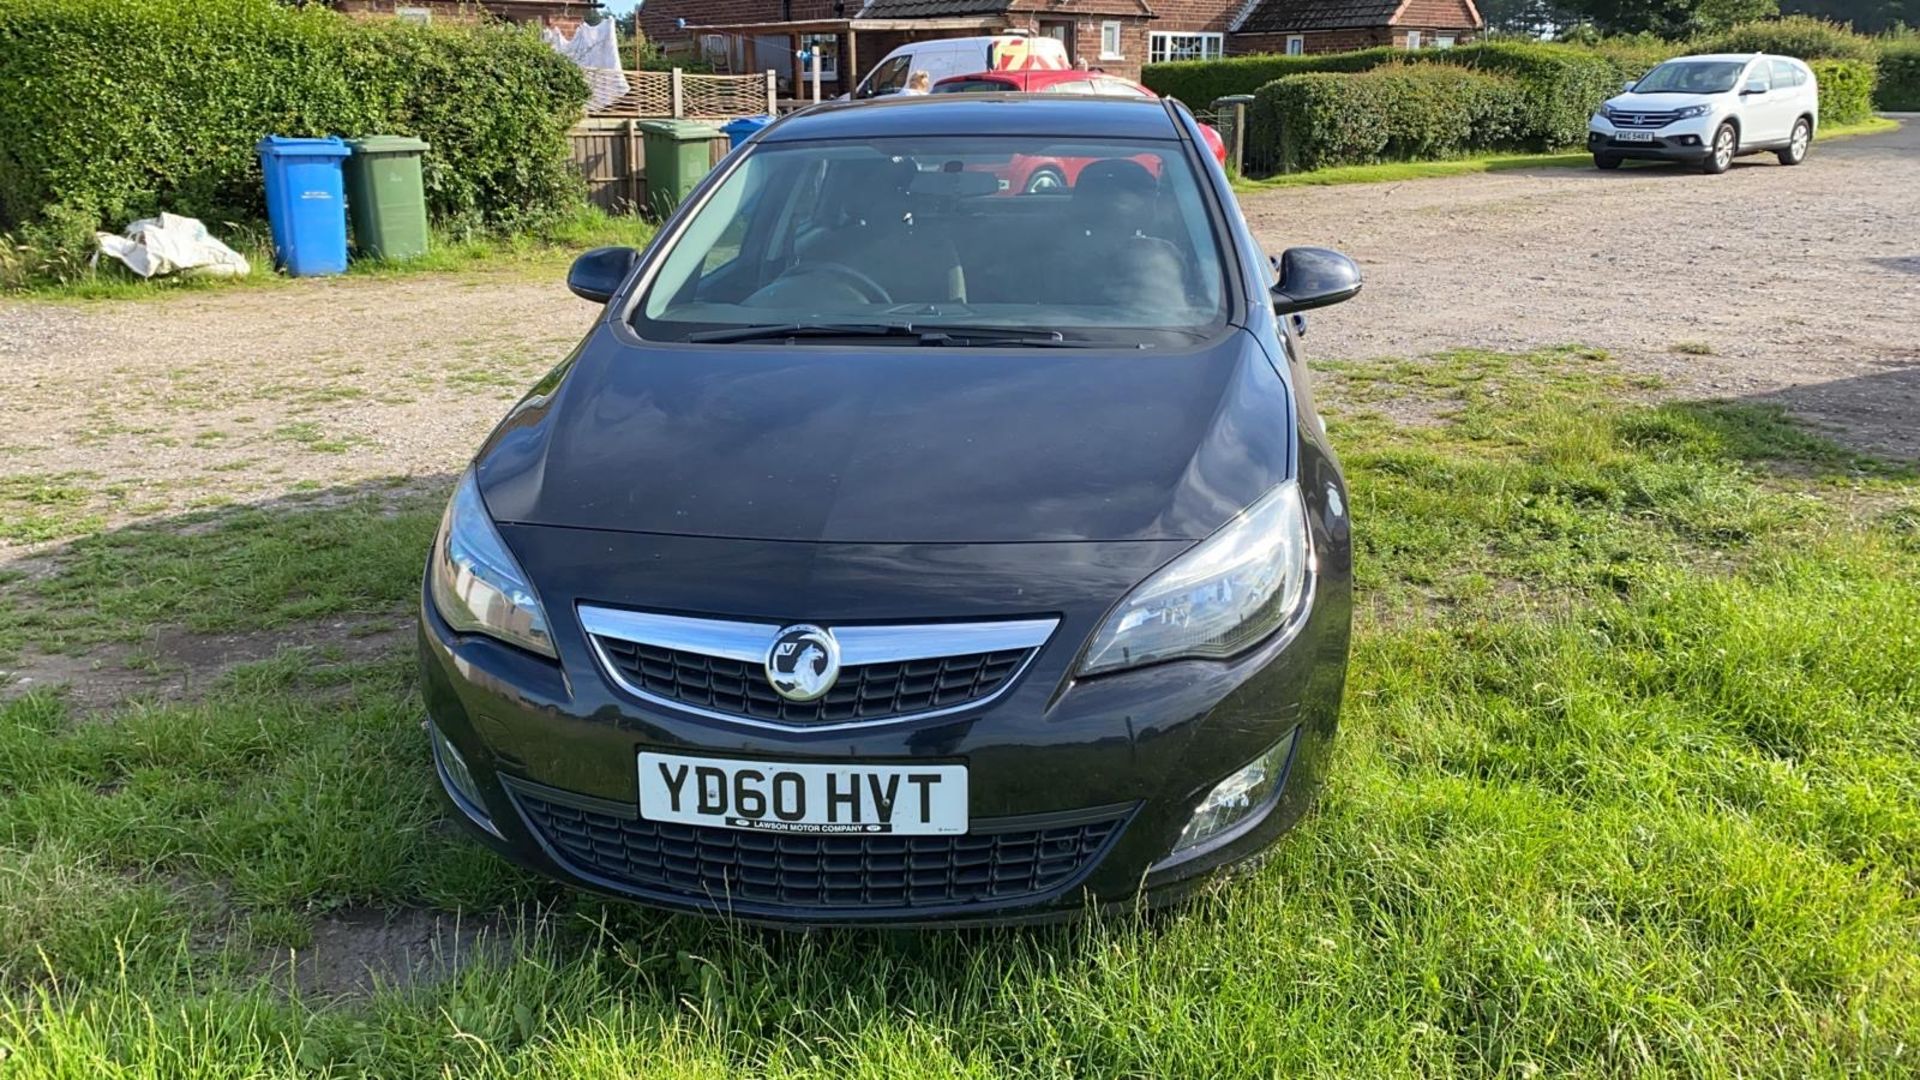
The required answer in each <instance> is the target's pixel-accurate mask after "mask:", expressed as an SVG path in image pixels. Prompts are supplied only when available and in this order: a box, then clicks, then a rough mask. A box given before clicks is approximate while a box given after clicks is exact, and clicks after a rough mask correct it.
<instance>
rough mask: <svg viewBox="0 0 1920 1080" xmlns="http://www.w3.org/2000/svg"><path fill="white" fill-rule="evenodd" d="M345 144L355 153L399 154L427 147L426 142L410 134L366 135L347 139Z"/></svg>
mask: <svg viewBox="0 0 1920 1080" xmlns="http://www.w3.org/2000/svg"><path fill="white" fill-rule="evenodd" d="M347 145H348V146H351V147H353V150H354V152H355V153H357V154H401V153H406V152H408V151H412V152H414V153H418V152H420V151H422V150H425V149H426V148H427V144H426V142H424V141H423V140H420V139H416V138H414V137H413V136H411V135H368V136H366V137H364V138H359V139H348V140H347Z"/></svg>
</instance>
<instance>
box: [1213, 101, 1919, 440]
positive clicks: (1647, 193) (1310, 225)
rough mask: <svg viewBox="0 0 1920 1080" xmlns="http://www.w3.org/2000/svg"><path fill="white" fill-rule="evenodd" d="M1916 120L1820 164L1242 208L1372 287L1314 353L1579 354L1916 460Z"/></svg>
mask: <svg viewBox="0 0 1920 1080" xmlns="http://www.w3.org/2000/svg"><path fill="white" fill-rule="evenodd" d="M1916 192H1920V118H1913V117H1909V118H1907V119H1906V122H1905V123H1904V124H1903V125H1902V127H1901V128H1900V129H1899V130H1897V131H1894V132H1889V133H1884V134H1878V135H1870V136H1861V137H1856V138H1851V139H1843V140H1838V141H1835V142H1832V143H1824V144H1823V143H1820V142H1818V141H1817V140H1816V142H1815V149H1814V152H1813V154H1812V155H1811V156H1809V158H1808V159H1807V161H1806V163H1805V164H1803V165H1800V166H1797V167H1794V168H1785V167H1782V166H1780V165H1778V164H1776V163H1775V162H1774V160H1773V158H1772V156H1771V155H1768V156H1766V157H1754V158H1742V159H1740V160H1739V161H1738V162H1736V164H1735V166H1734V168H1733V169H1732V170H1731V171H1730V172H1728V173H1727V174H1726V175H1724V176H1703V175H1701V174H1700V173H1698V172H1695V171H1692V170H1684V169H1681V168H1678V167H1674V166H1659V165H1649V166H1629V167H1627V168H1624V169H1621V170H1620V171H1618V172H1610V173H1603V172H1600V171H1598V170H1595V169H1565V168H1554V169H1532V170H1524V171H1514V172H1501V173H1488V174H1483V175H1477V176H1462V177H1455V178H1448V179H1443V180H1416V181H1408V182H1405V183H1393V184H1367V185H1354V186H1346V187H1329V188H1304V189H1303V188H1287V189H1279V190H1274V191H1269V192H1263V193H1260V194H1256V195H1252V196H1249V197H1248V198H1247V199H1245V200H1244V204H1245V207H1246V210H1247V214H1248V217H1249V219H1250V220H1251V221H1252V222H1253V224H1254V226H1255V228H1256V229H1257V230H1258V232H1259V233H1260V235H1261V238H1262V241H1263V242H1264V243H1265V244H1267V245H1268V249H1269V250H1271V251H1278V250H1280V249H1281V248H1283V247H1286V246H1287V245H1289V244H1319V245H1322V246H1326V247H1333V248H1338V249H1340V250H1342V251H1345V252H1347V253H1348V254H1350V255H1352V256H1353V257H1354V258H1355V259H1357V260H1358V261H1359V262H1360V264H1361V266H1362V267H1363V268H1364V269H1365V271H1366V274H1367V288H1366V291H1365V292H1364V293H1363V294H1362V295H1361V296H1360V297H1359V298H1357V299H1356V300H1354V301H1353V302H1352V303H1350V304H1347V305H1344V306H1342V307H1339V308H1333V309H1329V310H1328V311H1326V312H1323V313H1320V314H1317V315H1314V316H1312V325H1311V332H1310V334H1309V338H1308V341H1309V344H1310V345H1311V347H1312V349H1313V350H1314V353H1315V354H1316V355H1320V356H1337V357H1366V356H1374V355H1381V354H1389V355H1400V356H1411V355H1419V354H1421V353H1424V352H1430V351H1433V350H1435V349H1441V348H1447V347H1451V346H1458V345H1469V346H1477V347H1483V348H1492V349H1519V348H1528V347H1535V346H1541V345H1551V344H1560V343H1567V342H1578V343H1581V344H1586V345H1594V346H1599V347H1601V348H1605V349H1608V350H1610V351H1612V352H1614V353H1615V354H1617V355H1619V356H1620V357H1622V358H1623V359H1624V360H1625V361H1626V362H1627V363H1628V364H1630V365H1632V366H1635V367H1638V368H1641V369H1646V370H1652V371H1656V372H1658V373H1659V374H1661V375H1662V376H1664V377H1665V378H1666V379H1668V380H1669V382H1670V383H1671V384H1672V386H1673V389H1674V391H1675V392H1677V393H1681V394H1688V395H1700V396H1714V397H1730V398H1752V399H1757V400H1767V401H1777V402H1780V403H1782V404H1784V405H1786V406H1787V407H1789V408H1790V409H1792V410H1793V411H1794V412H1795V413H1797V414H1799V415H1801V416H1802V417H1805V418H1807V419H1809V420H1811V421H1813V422H1815V423H1816V424H1820V425H1822V426H1824V427H1827V428H1828V429H1830V430H1831V431H1832V432H1833V433H1834V434H1836V435H1838V436H1839V437H1841V438H1843V439H1844V440H1846V441H1848V442H1850V443H1853V444H1855V445H1857V446H1860V447H1863V448H1866V449H1869V450H1874V451H1878V452H1882V453H1888V454H1893V455H1896V456H1901V457H1908V458H1920V213H1917V212H1916V204H1915V193H1916Z"/></svg>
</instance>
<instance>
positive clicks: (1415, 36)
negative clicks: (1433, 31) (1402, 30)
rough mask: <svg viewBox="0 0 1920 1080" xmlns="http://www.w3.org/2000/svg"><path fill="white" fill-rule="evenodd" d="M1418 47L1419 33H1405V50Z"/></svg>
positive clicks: (1415, 31) (1414, 31)
mask: <svg viewBox="0 0 1920 1080" xmlns="http://www.w3.org/2000/svg"><path fill="white" fill-rule="evenodd" d="M1419 47H1420V31H1418V30H1409V31H1407V48H1409V49H1417V48H1419Z"/></svg>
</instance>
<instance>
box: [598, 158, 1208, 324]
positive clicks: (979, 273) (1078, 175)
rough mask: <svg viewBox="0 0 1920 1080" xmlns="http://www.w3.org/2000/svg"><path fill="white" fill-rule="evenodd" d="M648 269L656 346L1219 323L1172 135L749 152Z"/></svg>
mask: <svg viewBox="0 0 1920 1080" xmlns="http://www.w3.org/2000/svg"><path fill="white" fill-rule="evenodd" d="M658 267H659V268H658V271H657V272H656V273H655V275H654V276H653V279H652V281H651V283H650V284H649V285H648V287H647V290H646V292H645V294H644V295H643V296H642V298H641V300H640V302H639V304H638V305H637V307H636V308H635V309H634V314H633V325H634V329H635V330H636V331H637V332H639V333H640V334H641V336H643V337H646V338H649V339H653V340H661V341H675V340H678V341H686V340H696V341H699V340H720V339H731V340H746V339H748V338H750V337H752V336H753V330H752V328H755V327H763V328H777V327H790V328H799V329H801V330H803V331H804V332H807V333H810V334H816V335H818V334H824V333H828V332H830V331H831V330H832V329H833V328H835V327H847V328H850V330H849V334H848V336H849V339H850V340H852V339H854V337H855V335H865V336H866V339H867V340H870V341H877V340H878V335H877V333H876V331H877V332H878V333H886V332H888V331H901V330H907V329H911V330H913V331H939V330H940V328H943V327H944V328H950V329H952V328H968V329H972V330H976V331H980V330H984V329H986V328H991V329H992V330H993V331H994V332H997V333H1003V334H1029V335H1046V336H1047V337H1048V338H1049V339H1051V340H1052V341H1054V342H1057V343H1062V344H1076V343H1096V342H1104V343H1126V344H1128V345H1146V346H1151V345H1156V344H1175V343H1179V342H1181V341H1189V340H1192V339H1193V338H1195V337H1197V336H1201V335H1205V334H1208V333H1210V332H1211V331H1212V330H1213V329H1214V328H1216V327H1218V326H1219V325H1221V324H1222V323H1223V322H1224V320H1225V311H1224V287H1223V274H1222V256H1221V250H1220V245H1219V243H1218V241H1217V239H1216V237H1215V233H1214V228H1213V224H1212V220H1211V218H1210V216H1209V214H1208V212H1207V208H1206V203H1205V201H1204V200H1203V198H1202V196H1201V188H1200V184H1199V181H1198V178H1197V175H1196V173H1195V170H1194V167H1193V166H1192V164H1191V163H1190V162H1189V160H1188V157H1187V154H1186V152H1185V148H1184V145H1183V144H1181V143H1178V142H1174V141H1172V140H1157V141H1132V140H1105V141H1100V140H1087V139H1080V138H1061V137H1052V136H1038V135H1034V136H969V137H921V138H912V137H899V138H878V139H867V140H844V141H818V142H793V143H779V142H774V143H763V144H759V145H757V146H755V147H754V148H753V149H752V150H751V151H750V152H749V153H748V155H747V156H746V157H745V158H744V159H742V160H741V161H740V163H739V164H738V166H737V167H736V168H734V170H733V171H732V173H731V175H729V176H728V177H727V178H726V180H725V181H724V182H722V183H721V184H720V185H719V186H718V187H717V188H716V189H715V190H714V192H713V194H712V196H711V197H710V198H708V199H707V201H706V203H705V205H704V206H702V207H701V208H700V209H699V211H698V212H697V213H696V214H695V215H694V216H693V218H692V219H691V220H690V221H689V222H688V223H687V225H686V227H685V229H684V230H682V231H681V233H680V235H679V237H678V239H677V240H675V241H674V242H673V245H672V247H670V248H669V249H667V251H666V252H665V253H664V255H663V256H662V257H661V259H660V261H659V263H658ZM778 336H779V334H777V333H770V334H769V337H778ZM936 336H938V337H941V338H943V339H945V340H949V341H951V340H958V339H959V338H960V337H961V335H959V334H957V333H956V334H950V335H936ZM966 340H968V341H973V340H975V338H972V337H969V338H967V339H966Z"/></svg>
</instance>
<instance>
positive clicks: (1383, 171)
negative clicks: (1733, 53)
mask: <svg viewBox="0 0 1920 1080" xmlns="http://www.w3.org/2000/svg"><path fill="white" fill-rule="evenodd" d="M1899 126H1900V121H1898V120H1894V119H1891V118H1889V117H1884V116H1875V117H1870V118H1868V119H1866V120H1863V121H1861V122H1860V123H1857V124H1841V125H1836V126H1834V127H1830V128H1827V129H1825V130H1823V131H1821V132H1820V135H1819V139H1820V141H1825V140H1829V139H1846V138H1852V137H1854V136H1857V135H1875V134H1879V133H1880V132H1883V131H1892V130H1894V129H1895V128H1898V127H1899ZM1592 164H1593V155H1592V154H1589V153H1587V152H1586V151H1584V150H1581V151H1568V152H1556V153H1544V154H1486V155H1482V156H1478V157H1466V158H1453V159H1449V160H1446V161H1387V162H1381V163H1380V164H1377V165H1343V166H1340V167H1338V168H1332V169H1314V170H1312V171H1310V172H1298V173H1283V174H1281V175H1279V176H1270V177H1267V178H1265V179H1262V180H1248V179H1244V178H1236V179H1235V180H1234V184H1233V186H1234V190H1235V191H1238V192H1242V193H1246V192H1253V191H1265V190H1267V189H1269V188H1284V187H1324V186H1329V185H1333V184H1377V183H1383V182H1387V181H1400V180H1426V179H1431V178H1434V177H1441V176H1467V175H1471V174H1475V173H1489V172H1510V171H1512V170H1514V169H1553V168H1579V167H1582V166H1591V165H1592ZM1649 164H1654V165H1658V164H1661V163H1659V162H1651V163H1649Z"/></svg>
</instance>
